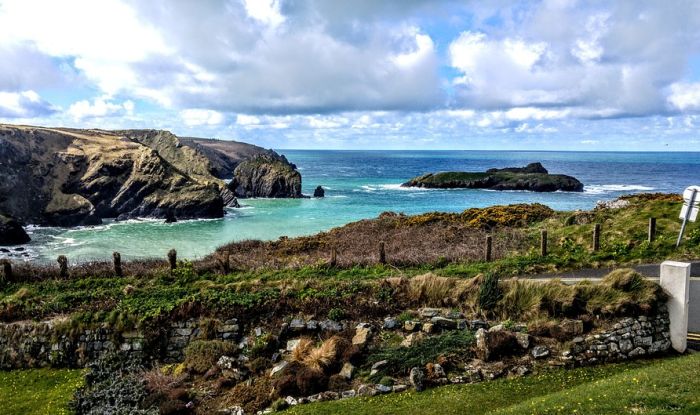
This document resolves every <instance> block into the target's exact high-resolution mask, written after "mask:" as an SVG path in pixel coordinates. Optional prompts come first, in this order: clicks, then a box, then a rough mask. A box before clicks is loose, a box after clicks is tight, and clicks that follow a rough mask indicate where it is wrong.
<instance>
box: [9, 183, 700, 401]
mask: <svg viewBox="0 0 700 415" xmlns="http://www.w3.org/2000/svg"><path fill="white" fill-rule="evenodd" d="M679 208H680V200H679V198H678V197H677V196H673V195H638V196H630V197H624V198H621V199H619V200H616V201H613V202H607V203H604V204H600V205H599V206H598V207H597V208H596V209H594V210H591V211H580V212H556V211H553V210H551V209H549V208H548V207H546V206H543V205H538V204H531V205H512V206H495V207H490V208H485V209H469V210H466V211H464V212H462V213H428V214H423V215H417V216H406V215H401V214H396V213H385V214H382V215H381V216H380V217H378V218H376V219H371V220H363V221H359V222H356V223H352V224H349V225H346V226H344V227H341V228H337V229H333V230H331V231H328V232H323V233H320V234H317V235H314V236H309V237H301V238H280V239H279V240H276V241H269V242H260V241H243V242H238V243H232V244H229V245H227V246H224V247H221V248H220V249H219V250H217V252H215V253H213V254H212V255H211V256H209V257H207V258H204V259H202V260H198V261H187V260H179V261H178V260H177V259H176V253H174V252H173V253H171V254H169V260H165V259H163V260H155V259H154V260H148V261H134V262H124V263H120V264H119V265H120V271H121V272H120V275H121V276H117V275H116V273H115V271H116V270H115V269H114V264H113V263H110V262H105V263H91V264H82V265H78V266H69V267H67V268H64V269H63V270H61V269H60V268H59V267H57V266H54V265H45V266H36V265H29V264H17V263H13V264H11V265H12V267H11V273H10V274H7V273H6V272H3V274H2V275H3V277H4V278H3V280H2V282H0V320H1V321H3V322H6V323H15V324H7V325H5V326H4V327H3V330H5V333H6V337H7V338H8V339H16V338H17V337H18V336H22V335H24V334H23V333H26V331H24V330H26V327H27V325H31V324H33V323H32V321H44V322H49V323H47V324H49V326H50V332H51V334H50V336H51V338H52V339H55V340H51V341H52V342H53V341H58V342H59V343H56V344H59V346H58V347H59V348H60V347H73V346H60V345H61V344H78V343H71V342H72V341H73V340H71V339H78V338H81V337H86V336H88V335H89V333H92V332H94V333H97V332H98V331H99V330H104V329H108V330H109V331H108V332H105V334H104V335H101V336H102V337H101V338H100V339H99V340H98V343H97V344H99V347H100V348H104V347H107V346H104V345H105V344H110V345H119V346H118V350H120V351H122V352H128V353H132V352H133V351H138V352H140V351H144V353H147V354H148V356H152V357H154V358H155V359H158V360H161V359H169V358H170V356H171V353H172V351H173V347H174V345H175V344H176V343H177V344H180V345H181V346H178V347H182V351H183V352H182V358H180V359H176V360H174V362H173V363H172V364H168V365H166V366H159V365H157V364H156V365H154V364H153V363H152V362H151V361H142V362H141V361H140V362H133V366H132V362H131V360H129V359H126V358H125V357H123V356H122V357H119V356H117V357H115V355H108V357H107V358H106V360H100V361H98V362H93V363H91V364H90V365H89V367H90V372H89V373H93V374H94V375H88V376H87V377H86V385H85V387H84V388H81V389H80V392H79V393H78V394H77V395H76V398H75V399H74V400H73V403H72V405H73V408H74V409H76V410H77V411H78V413H90V411H93V412H95V411H97V412H98V413H99V412H100V411H106V410H108V409H109V408H107V407H102V406H100V405H103V404H101V403H100V402H103V403H104V402H107V403H109V404H110V405H111V402H117V401H118V402H124V405H127V404H128V405H131V407H132V408H134V409H138V410H144V412H143V413H151V412H153V411H160V412H161V413H192V412H193V411H195V410H196V411H199V413H207V411H214V410H218V409H220V408H233V407H240V408H244V409H245V411H246V413H251V412H254V411H257V410H260V409H264V408H267V407H272V408H275V409H283V408H284V407H285V406H288V405H289V402H296V401H295V399H297V398H299V399H302V398H304V399H307V397H313V396H316V394H324V393H325V394H326V395H327V396H335V397H336V398H337V397H339V396H340V395H339V394H341V393H342V392H346V391H348V390H349V389H353V391H357V392H353V393H356V394H358V395H361V396H363V394H373V393H378V392H377V391H395V392H399V391H402V390H405V389H406V388H407V387H408V386H407V385H408V384H409V383H410V384H411V385H412V387H413V388H414V389H416V390H421V389H422V388H424V387H425V386H426V385H428V386H439V385H444V384H446V383H470V384H471V383H475V385H469V386H466V389H455V388H463V387H462V386H451V387H447V388H438V389H433V390H431V391H430V392H427V393H426V395H413V394H393V395H392V396H391V397H387V398H384V399H388V400H389V401H388V402H391V404H394V403H395V402H403V401H402V400H403V399H414V397H415V399H416V402H415V405H416V406H417V407H420V406H421V405H426V403H425V402H424V401H423V399H425V398H424V396H433V398H434V397H435V396H434V395H433V394H435V393H444V394H447V395H445V396H449V394H451V393H452V392H450V391H452V390H460V391H462V390H463V391H464V393H466V394H469V393H470V392H469V391H470V389H469V388H470V387H475V388H477V389H478V390H481V389H479V388H485V389H484V390H493V391H494V398H493V399H494V402H496V401H501V402H502V400H501V399H502V398H498V396H499V395H498V393H504V392H503V391H505V389H506V388H508V387H512V386H513V385H515V387H516V388H523V390H528V391H529V392H527V393H525V394H524V395H523V400H522V401H520V403H522V405H524V406H523V407H522V408H526V407H527V408H529V406H528V405H530V401H528V400H525V399H524V398H526V397H528V396H529V397H533V398H534V397H535V396H537V397H542V398H546V399H548V400H551V402H557V403H558V405H561V406H563V407H564V408H568V406H567V405H569V403H568V402H560V400H561V399H562V397H560V396H559V395H557V393H556V390H552V391H550V392H551V395H550V393H547V394H544V393H542V390H543V388H544V384H545V380H543V379H549V380H550V381H551V380H552V379H555V378H556V379H567V378H565V377H564V378H562V376H569V375H564V373H569V372H561V373H560V372H550V366H559V365H563V366H567V367H573V366H577V365H581V364H588V363H587V362H588V360H585V359H588V357H581V356H587V355H585V354H582V353H583V350H588V349H586V348H587V347H603V348H605V353H606V354H605V356H608V353H610V354H609V356H610V359H611V361H616V360H618V359H632V358H634V357H638V356H641V355H647V354H648V355H651V356H655V355H657V354H658V353H663V352H665V350H667V349H668V347H669V346H670V343H669V342H668V340H667V339H666V337H663V336H665V335H666V334H667V333H666V332H665V331H664V330H666V329H665V327H667V325H668V323H667V314H664V313H665V306H664V303H665V301H666V296H665V294H664V293H663V291H662V290H661V289H660V288H659V286H658V285H657V284H656V283H654V282H652V281H649V280H648V279H646V278H644V277H643V276H642V275H640V274H638V273H636V272H634V271H633V270H631V269H618V270H616V271H613V272H611V273H609V274H608V275H607V276H606V277H604V278H602V279H601V280H599V281H597V282H590V281H580V282H575V283H567V282H564V281H560V280H557V279H547V280H541V279H528V278H523V277H527V276H528V275H532V274H541V273H548V272H556V271H561V270H575V269H578V268H582V267H607V266H611V265H618V266H619V265H620V264H630V265H632V264H637V263H641V262H651V261H657V260H659V259H667V258H676V259H682V258H690V257H696V256H697V255H698V253H699V252H698V250H699V242H700V237H699V236H698V235H699V232H698V228H697V226H696V225H694V224H693V225H691V226H690V227H689V229H688V230H687V231H688V236H687V238H686V240H685V243H684V244H683V245H681V248H679V249H675V247H674V242H675V235H674V234H675V232H677V230H678V223H677V220H676V219H675V217H676V215H677V212H678V211H679ZM650 217H653V218H656V233H655V235H654V238H653V240H652V241H649V239H648V234H647V225H648V220H649V218H650ZM595 224H600V225H601V227H602V232H601V233H600V234H599V237H600V244H599V247H598V249H594V246H593V241H592V232H593V230H594V229H595V226H594V225H595ZM543 230H547V232H548V234H547V235H548V236H547V238H548V242H549V244H548V249H547V251H546V252H543V251H542V244H541V238H542V235H543V233H542V231H543ZM487 237H490V238H492V240H493V242H494V243H493V249H494V252H493V254H494V255H493V257H492V258H491V260H490V261H488V260H487V258H485V253H484V246H485V245H484V241H485V240H486V238H487ZM382 242H383V243H382ZM414 245H415V246H414ZM334 253H335V254H334ZM333 259H335V261H333ZM62 263H64V264H65V261H64V262H62ZM635 319H639V320H635ZM176 322H185V323H182V324H183V325H180V326H174V327H175V328H169V327H173V326H172V324H175V323H176ZM40 324H44V323H40ZM178 324H179V323H178ZM195 324H196V326H194V325H195ZM635 325H637V326H638V327H640V328H639V329H635V328H633V327H634V326H635ZM49 326H46V327H49ZM42 327H44V326H42ZM223 327H227V328H226V329H224V328H223ZM489 327H490V328H489ZM618 327H619V328H618ZM41 330H45V329H41ZM606 330H613V331H614V332H616V331H617V330H629V331H630V333H632V330H635V331H634V333H635V334H634V336H636V337H635V340H634V342H635V343H634V344H632V342H631V341H629V348H625V349H624V351H621V348H620V347H621V346H620V345H619V344H618V343H619V341H620V340H614V341H617V342H618V343H615V345H614V346H608V344H604V345H589V343H588V342H589V340H587V339H589V338H591V339H594V338H595V337H594V336H593V335H592V334H594V333H602V332H605V331H606ZM42 333H43V332H42ZM86 333H87V334H86ZM135 333H136V334H135ZM138 333H142V334H138ZM173 333H174V334H173ZM246 333H247V334H246ZM224 334H225V335H226V336H233V337H224ZM174 335H177V336H178V337H177V338H176V339H175V340H173V336H174ZM630 335H631V334H630ZM134 336H141V337H138V338H139V340H137V341H134V340H129V339H133V338H134ZM182 336H186V337H182ZM227 338H234V339H236V341H235V342H232V341H226V339H227ZM615 338H617V337H615ZM183 339H184V340H183ZM642 339H643V340H642ZM75 341H76V342H77V341H78V340H75ZM173 341H175V342H176V343H172V342H173ZM590 341H594V340H590ZM178 342H179V343H178ZM182 342H185V343H182ZM86 344H88V343H86ZM89 344H91V345H92V343H89ZM137 345H138V346H137ZM81 347H82V346H81ZM90 347H92V350H95V349H94V348H95V347H96V346H94V345H92V346H90ZM23 350H32V347H27V348H26V349H23ZM66 350H69V351H70V350H73V349H70V348H68V349H66ZM89 350H90V349H89V348H87V347H85V348H83V349H80V348H78V349H76V350H75V353H73V352H68V354H66V356H69V355H70V356H74V355H77V356H79V358H82V357H80V356H87V355H88V353H89ZM577 350H578V351H577ZM596 350H597V349H596ZM608 350H610V352H608ZM27 353H28V352H27ZM27 353H24V352H22V353H18V354H12V353H9V354H8V353H5V354H4V355H3V356H4V357H3V358H2V359H0V365H2V367H15V366H14V365H27V366H32V365H34V364H39V361H35V360H32V358H31V356H30V357H28V355H27ZM576 353H579V354H580V356H579V355H576ZM596 353H597V352H596ZM620 353H622V354H620ZM54 355H55V356H54ZM49 356H50V357H49V359H54V360H51V361H55V362H67V364H77V363H75V362H78V361H79V360H76V359H73V360H71V359H70V358H68V359H63V358H62V357H61V355H60V353H58V352H56V351H52V352H51V354H50V355H49ZM129 356H131V357H133V356H135V355H134V354H131V355H129ZM547 356H552V357H553V358H554V360H553V361H554V362H555V363H553V364H550V363H548V361H546V360H542V359H543V357H547ZM576 356H579V357H578V358H576ZM575 358H576V359H579V360H575ZM61 359H63V360H61ZM567 359H568V360H567ZM601 359H604V358H602V357H601ZM71 362H73V363H71ZM180 362H181V363H180ZM591 364H592V363H591ZM114 365H116V366H114ZM633 365H636V364H633ZM115 367H116V368H117V369H115ZM616 367H618V366H616ZM629 367H634V368H635V369H634V370H636V368H637V367H638V366H629ZM639 367H640V368H641V366H639ZM600 370H601V371H602V372H595V371H594V370H593V369H580V371H579V372H574V373H583V374H589V373H606V374H605V375H601V377H600V378H597V377H595V376H598V375H595V376H594V375H591V376H594V377H595V381H596V382H597V381H598V380H599V379H601V381H602V379H603V378H605V379H607V378H609V377H610V376H612V377H611V379H612V378H614V376H616V375H613V372H605V371H606V370H611V371H614V370H613V369H607V368H603V369H600ZM640 370H641V369H640ZM530 372H534V373H535V375H534V376H526V377H525V378H523V379H520V377H521V376H523V375H525V374H528V373H530ZM28 373H30V372H28ZM110 374H111V375H110ZM548 376H553V377H549V378H548ZM586 376H588V375H586ZM424 377H425V378H424ZM501 377H515V378H516V379H514V380H508V383H507V384H506V383H495V384H494V385H495V386H488V385H490V384H491V383H492V382H485V383H483V384H482V383H478V382H481V381H482V380H489V379H497V378H501ZM574 377H575V375H574ZM140 379H150V380H148V381H147V382H146V383H143V382H142V381H141V380H140ZM448 379H449V380H448ZM452 379H455V380H454V381H453V380H452ZM592 379H593V378H591V380H592ZM244 380H245V381H244ZM511 382H515V383H511ZM562 382H563V383H562V386H561V389H560V390H562V391H563V390H564V389H565V388H567V387H572V388H578V387H581V388H588V387H591V388H593V389H595V385H596V384H597V383H595V382H593V383H590V382H583V381H582V382H581V383H577V382H573V383H572V382H569V381H568V380H564V381H562ZM589 383H590V384H591V385H592V386H586V385H588V384H589ZM368 384H369V385H370V386H367V385H368ZM481 385H483V386H481ZM498 385H503V386H498ZM507 385H509V386H507ZM491 388H495V389H491ZM499 388H502V392H499ZM475 390H476V389H475ZM586 390H587V389H586ZM591 390H592V389H591ZM596 390H597V389H596ZM436 391H444V392H436ZM382 393H385V392H382ZM591 393H593V392H591ZM329 394H330V395H329ZM326 395H320V396H321V397H323V396H326ZM290 397H291V398H290ZM288 398H289V399H288ZM336 398H333V399H336ZM308 399H311V398H308ZM314 399H316V398H314ZM318 399H321V398H318ZM323 399H326V398H323ZM372 399H374V398H372ZM395 400H398V401H395ZM345 402H346V401H343V402H339V403H337V404H327V405H331V406H329V407H327V408H331V409H330V411H331V412H333V411H334V410H335V409H334V408H335V407H334V406H332V405H341V407H342V405H360V406H358V407H357V408H358V409H357V411H358V413H363V411H365V412H364V413H372V412H371V411H372V410H374V409H364V408H363V407H361V405H363V403H364V402H367V401H366V400H365V398H363V399H361V400H350V401H347V402H352V403H345ZM370 402H374V401H370ZM536 402H539V401H536ZM548 402H549V401H548ZM454 404H455V405H457V406H455V407H454V408H452V407H450V408H451V409H450V410H454V411H458V410H460V409H462V408H463V407H462V406H460V405H467V404H465V403H464V401H462V400H456V401H455V403H454ZM631 404H634V403H633V402H632V403H630V405H631ZM691 404H693V403H692V402H687V403H684V405H686V406H687V407H692V405H691ZM398 405H399V406H400V405H401V404H398ZM499 405H501V404H499ZM650 405H651V404H650ZM686 406H683V407H682V408H685V407H686ZM484 407H485V408H486V407H488V408H491V407H490V406H488V405H487V404H485V406H484ZM547 407H548V408H549V407H550V406H547ZM81 408H82V409H81ZM324 408H326V407H323V406H310V407H309V410H310V411H321V413H323V411H326V409H324ZM466 408H468V406H467V407H466ZM493 408H494V410H496V409H498V408H499V406H494V407H493ZM513 408H516V407H513ZM517 408H521V407H517ZM522 408H521V409H517V410H523V409H522ZM112 409H113V408H112ZM110 410H111V409H110ZM297 410H301V407H294V408H293V409H292V411H297ZM348 410H349V409H348ZM499 410H503V411H506V410H507V411H511V410H515V409H512V408H510V406H508V407H507V408H506V407H504V408H501V409H499ZM148 411H151V412H148ZM178 411H179V412H178ZM367 411H370V412H367ZM398 411H399V413H400V412H401V408H400V407H399V409H398ZM293 413H294V412H293ZM310 413H316V412H310ZM380 413H381V412H380ZM505 413H509V412H505ZM513 413H519V412H517V411H516V412H513Z"/></svg>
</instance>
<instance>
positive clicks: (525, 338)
mask: <svg viewBox="0 0 700 415" xmlns="http://www.w3.org/2000/svg"><path fill="white" fill-rule="evenodd" d="M515 339H516V340H517V341H518V344H519V345H520V347H522V348H523V349H526V350H527V349H528V348H529V347H530V335H529V334H527V333H521V332H517V333H515Z"/></svg>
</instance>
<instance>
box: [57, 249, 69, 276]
mask: <svg viewBox="0 0 700 415" xmlns="http://www.w3.org/2000/svg"><path fill="white" fill-rule="evenodd" d="M56 261H57V262H58V268H59V270H60V276H61V278H68V258H66V256H65V255H59V256H58V258H57V259H56Z"/></svg>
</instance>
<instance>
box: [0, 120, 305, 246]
mask: <svg viewBox="0 0 700 415" xmlns="http://www.w3.org/2000/svg"><path fill="white" fill-rule="evenodd" d="M261 159H262V160H267V162H266V163H261V162H260V161H259V160H261ZM252 160H255V161H254V162H251V161H252ZM270 165H272V166H274V167H275V168H270ZM282 172H283V173H282ZM0 176H1V177H3V180H2V181H1V182H0V215H3V216H5V217H7V218H8V219H7V221H5V220H4V219H3V226H5V225H4V224H5V222H9V223H21V224H27V223H32V224H38V225H45V226H78V225H93V224H99V223H101V221H102V219H103V218H118V219H129V218H137V217H154V218H170V217H176V218H177V219H193V218H217V217H221V216H223V215H224V208H225V207H226V206H227V205H229V204H231V205H233V204H234V203H235V199H236V197H251V196H255V197H299V196H300V195H301V175H300V174H299V173H298V172H297V171H296V167H295V166H294V165H293V164H291V163H289V162H288V161H287V160H286V159H285V158H284V157H283V156H280V155H278V154H277V153H275V152H274V151H272V150H265V149H262V148H260V147H256V146H253V145H249V144H245V143H239V142H226V141H219V140H207V139H194V138H185V139H181V138H179V137H177V136H175V135H174V134H172V133H170V132H167V131H159V130H124V131H105V130H78V129H67V128H43V127H31V126H15V125H0ZM226 178H233V179H234V181H238V182H241V183H246V184H247V186H246V187H244V188H239V186H227V184H226V182H225V179H226ZM10 221H14V222H10ZM5 227H6V226H5ZM3 229H4V227H3ZM2 233H3V236H2V238H4V234H5V233H6V232H4V231H3V232H2ZM2 238H0V239H2ZM20 239H21V238H20Z"/></svg>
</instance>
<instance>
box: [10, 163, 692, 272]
mask: <svg viewBox="0 0 700 415" xmlns="http://www.w3.org/2000/svg"><path fill="white" fill-rule="evenodd" d="M280 153H282V154H285V155H286V156H287V158H288V159H289V160H290V161H291V162H293V163H295V164H296V165H297V166H298V168H299V171H300V172H301V174H302V177H303V191H304V193H305V194H309V195H311V194H313V190H314V188H315V187H316V186H318V185H321V186H323V187H324V188H325V189H326V197H325V198H323V199H276V200H269V199H247V200H241V201H240V202H241V204H242V205H243V207H242V208H241V209H231V210H229V211H228V213H227V215H226V216H225V217H224V218H222V219H216V220H196V221H181V222H178V223H174V224H165V223H163V222H162V221H160V220H159V221H154V220H142V221H127V222H119V223H117V222H105V224H103V225H100V226H94V227H81V228H74V229H61V228H40V227H33V226H30V227H29V229H28V231H29V233H30V236H31V237H32V239H33V240H32V242H31V243H30V244H28V245H25V246H24V247H23V248H24V251H23V252H12V254H13V255H24V256H22V257H20V258H23V259H25V260H33V261H38V262H45V261H55V258H56V257H57V256H58V255H66V256H68V258H69V260H70V262H72V263H75V262H82V261H90V260H109V259H110V258H111V255H112V252H114V251H118V252H120V253H121V254H122V258H125V259H131V258H145V257H164V256H165V255H166V253H167V252H168V250H170V249H171V248H175V249H177V251H178V255H179V257H180V258H190V259H195V258H199V257H202V256H204V255H206V254H208V253H210V252H212V251H213V250H214V249H215V248H216V247H218V246H220V245H222V244H224V243H226V242H230V241H240V240H245V239H265V240H271V239H276V238H279V237H280V236H289V237H292V236H299V235H308V234H313V233H316V232H319V231H323V230H328V229H330V228H333V227H336V226H340V225H343V224H346V223H348V222H353V221H357V220H360V219H365V218H373V217H376V216H377V215H379V214H380V213H382V212H385V211H394V212H404V213H407V214H416V213H422V212H430V211H447V212H460V211H463V210H464V209H467V208H471V207H485V206H491V205H499V204H512V203H533V202H538V203H543V204H546V205H548V206H550V207H552V208H553V209H558V210H575V209H590V208H593V207H594V206H595V204H596V202H597V201H600V200H609V199H614V198H616V197H618V196H620V195H623V194H629V193H640V192H673V193H680V192H682V191H683V189H684V188H685V187H687V186H689V185H692V184H700V153H670V152H656V153H651V152H648V153H632V152H629V153H628V152H618V153H613V152H528V151H331V150H328V151H317V150H280ZM536 161H539V162H541V163H542V164H543V165H544V167H545V168H547V169H548V170H549V172H550V173H561V174H568V175H571V176H574V177H576V178H578V179H579V180H581V181H582V182H583V183H584V185H585V190H584V192H582V193H568V192H555V193H533V192H525V191H506V192H499V191H488V190H472V189H455V190H438V189H429V190H427V189H414V188H402V187H400V184H401V183H402V182H404V181H406V180H408V179H410V178H412V177H414V176H417V175H420V174H424V173H428V172H437V171H484V170H486V169H489V168H492V167H499V168H500V167H511V166H524V165H526V164H528V163H531V162H536ZM5 255H6V254H5Z"/></svg>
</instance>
